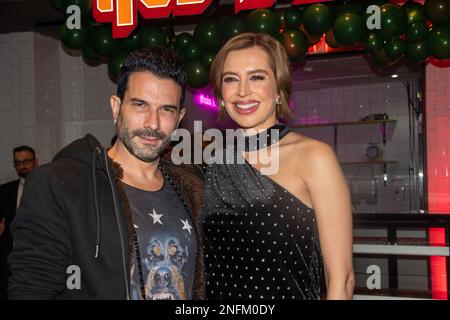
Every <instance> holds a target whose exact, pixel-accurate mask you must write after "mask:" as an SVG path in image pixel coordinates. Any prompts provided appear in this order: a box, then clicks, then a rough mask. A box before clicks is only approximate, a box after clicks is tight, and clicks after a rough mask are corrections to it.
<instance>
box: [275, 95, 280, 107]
mask: <svg viewBox="0 0 450 320" xmlns="http://www.w3.org/2000/svg"><path fill="white" fill-rule="evenodd" d="M275 104H276V105H277V106H279V105H280V104H281V97H280V96H278V97H277V98H276V99H275Z"/></svg>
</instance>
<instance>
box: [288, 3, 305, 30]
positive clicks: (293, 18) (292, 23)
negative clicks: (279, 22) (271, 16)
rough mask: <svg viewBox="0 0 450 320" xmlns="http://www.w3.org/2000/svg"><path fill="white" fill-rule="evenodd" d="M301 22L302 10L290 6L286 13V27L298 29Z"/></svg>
mask: <svg viewBox="0 0 450 320" xmlns="http://www.w3.org/2000/svg"><path fill="white" fill-rule="evenodd" d="M302 23H303V11H301V10H300V9H297V8H292V9H291V10H289V11H288V13H287V14H286V29H298V27H300V25H301V24H302Z"/></svg>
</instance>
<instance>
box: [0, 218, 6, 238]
mask: <svg viewBox="0 0 450 320" xmlns="http://www.w3.org/2000/svg"><path fill="white" fill-rule="evenodd" d="M5 225H6V222H5V218H3V219H2V221H0V237H1V236H2V235H3V232H5Z"/></svg>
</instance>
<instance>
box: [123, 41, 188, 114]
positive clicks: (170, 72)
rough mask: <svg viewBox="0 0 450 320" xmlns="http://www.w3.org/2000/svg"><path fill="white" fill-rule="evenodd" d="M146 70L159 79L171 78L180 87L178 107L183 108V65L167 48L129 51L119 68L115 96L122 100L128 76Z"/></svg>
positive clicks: (184, 82)
mask: <svg viewBox="0 0 450 320" xmlns="http://www.w3.org/2000/svg"><path fill="white" fill-rule="evenodd" d="M140 71H148V72H150V73H152V74H153V75H154V76H156V77H158V78H160V79H171V80H173V81H175V82H176V83H177V84H178V85H179V86H180V87H181V98H180V109H182V108H183V105H184V98H185V91H186V71H185V70H184V66H183V64H182V63H181V61H180V60H179V58H178V57H177V56H176V54H175V53H174V52H173V51H172V50H169V49H166V48H160V47H152V48H150V49H140V50H136V51H133V52H131V53H130V54H129V55H128V56H127V58H126V59H125V61H124V62H123V65H122V68H121V69H120V73H119V77H118V80H117V96H118V97H119V98H120V100H121V101H123V97H124V96H125V91H127V84H128V78H129V77H130V75H131V74H132V73H134V72H140Z"/></svg>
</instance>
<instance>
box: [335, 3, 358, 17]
mask: <svg viewBox="0 0 450 320" xmlns="http://www.w3.org/2000/svg"><path fill="white" fill-rule="evenodd" d="M339 2H342V3H341V4H339V5H338V6H337V7H336V9H335V11H336V16H337V17H339V16H340V15H343V14H346V13H353V14H356V15H359V16H362V15H363V14H364V13H365V12H364V5H363V4H362V3H361V2H357V1H339Z"/></svg>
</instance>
